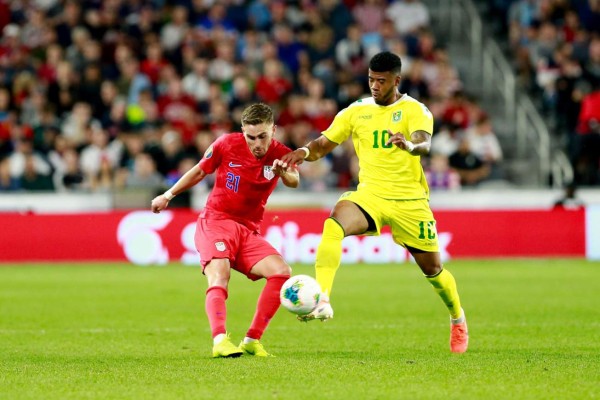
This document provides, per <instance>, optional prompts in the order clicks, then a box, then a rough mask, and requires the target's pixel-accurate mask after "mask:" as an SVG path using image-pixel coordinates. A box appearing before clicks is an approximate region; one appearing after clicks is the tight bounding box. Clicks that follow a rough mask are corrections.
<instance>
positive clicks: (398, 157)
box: [323, 94, 433, 200]
mask: <svg viewBox="0 0 600 400" xmlns="http://www.w3.org/2000/svg"><path fill="white" fill-rule="evenodd" d="M388 129H390V130H391V131H392V132H395V133H398V132H400V133H402V134H403V135H404V137H405V138H406V139H407V140H410V135H411V133H413V132H415V131H419V130H422V131H425V132H428V133H430V134H433V116H432V115H431V112H430V111H429V110H428V109H427V107H425V105H424V104H423V103H421V102H419V101H417V100H415V99H414V98H412V97H410V96H408V95H407V94H404V95H403V96H402V97H400V98H399V99H398V100H397V101H396V102H395V103H393V104H390V105H388V106H381V105H378V104H376V103H375V100H374V99H373V98H372V97H368V98H365V99H361V100H357V101H355V102H354V103H352V104H351V105H349V106H348V107H346V108H345V109H343V110H341V111H340V112H339V113H338V114H337V115H336V116H335V119H334V120H333V122H332V123H331V126H329V128H327V130H325V131H323V135H324V136H325V137H326V138H327V139H329V140H331V141H332V142H335V143H337V144H340V143H342V142H344V141H345V140H346V139H348V136H350V135H352V142H353V144H354V149H355V150H356V155H357V156H358V165H359V168H360V171H359V174H358V181H359V184H358V189H359V190H365V191H367V192H369V193H372V194H374V195H376V196H379V197H382V198H384V199H395V200H412V199H429V186H428V185H427V180H426V179H425V173H424V172H423V167H422V166H421V157H420V156H414V155H411V154H409V153H408V152H407V151H405V150H402V149H400V148H399V147H397V146H396V145H393V144H390V145H387V144H386V142H387V140H388V139H389V137H390V134H389V132H388Z"/></svg>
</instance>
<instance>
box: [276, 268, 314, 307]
mask: <svg viewBox="0 0 600 400" xmlns="http://www.w3.org/2000/svg"><path fill="white" fill-rule="evenodd" d="M279 297H280V300H281V304H282V305H283V306H284V307H285V308H286V309H287V310H288V311H290V312H291V313H294V314H297V315H306V314H309V313H311V312H312V311H313V310H314V309H315V308H317V304H319V300H320V299H321V286H319V283H318V282H317V281H316V280H315V279H314V278H312V277H310V276H308V275H294V276H292V277H291V278H289V279H288V280H287V281H285V283H284V284H283V286H282V287H281V292H280V296H279Z"/></svg>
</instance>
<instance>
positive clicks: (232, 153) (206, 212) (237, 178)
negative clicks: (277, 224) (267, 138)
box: [198, 133, 291, 232]
mask: <svg viewBox="0 0 600 400" xmlns="http://www.w3.org/2000/svg"><path fill="white" fill-rule="evenodd" d="M290 151H291V150H290V149H289V148H288V147H287V146H285V145H284V144H282V143H280V142H278V141H276V140H275V139H273V141H272V142H271V145H270V146H269V149H268V150H267V154H265V155H264V156H263V157H262V158H260V159H258V158H256V157H255V156H254V154H252V152H251V151H250V148H249V147H248V144H247V143H246V139H245V138H244V135H243V134H242V133H229V134H225V135H223V136H221V137H220V138H219V139H217V140H216V141H215V142H214V143H213V144H212V145H211V146H210V147H209V148H208V149H207V150H206V152H205V153H204V157H203V158H202V160H200V163H199V164H198V165H199V167H200V168H202V170H203V171H204V172H206V173H207V174H212V173H213V172H215V171H216V172H217V176H216V180H215V186H214V188H213V189H212V191H211V193H210V195H209V196H208V200H207V202H206V207H205V208H204V209H203V210H202V212H201V213H200V216H201V217H203V218H211V219H232V220H234V221H237V222H239V223H240V224H243V225H245V226H247V227H248V228H249V229H251V230H253V231H257V232H258V231H259V229H260V223H261V222H262V219H263V214H264V212H265V205H266V204H267V199H268V198H269V196H270V195H271V193H273V190H274V189H275V186H277V181H278V179H279V177H278V176H277V175H275V174H274V173H273V171H272V170H271V168H272V166H273V161H275V160H277V159H280V158H281V157H283V156H284V155H285V154H287V153H289V152H290Z"/></svg>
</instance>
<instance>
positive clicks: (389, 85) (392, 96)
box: [369, 70, 400, 106]
mask: <svg viewBox="0 0 600 400" xmlns="http://www.w3.org/2000/svg"><path fill="white" fill-rule="evenodd" d="M399 84H400V75H396V74H395V73H393V72H391V71H389V72H374V71H371V70H369V89H371V95H372V96H373V99H374V100H375V103H377V104H379V105H382V106H387V105H389V104H392V103H393V102H395V101H396V100H397V97H396V88H397V87H398V85H399Z"/></svg>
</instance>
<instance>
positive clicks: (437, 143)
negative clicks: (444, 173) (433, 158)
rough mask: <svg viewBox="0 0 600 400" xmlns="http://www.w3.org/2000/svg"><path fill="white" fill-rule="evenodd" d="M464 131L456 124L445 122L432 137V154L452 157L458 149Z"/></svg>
mask: <svg viewBox="0 0 600 400" xmlns="http://www.w3.org/2000/svg"><path fill="white" fill-rule="evenodd" d="M463 135H464V132H463V131H462V130H461V129H460V127H459V126H458V125H456V124H444V125H442V127H441V128H440V130H439V132H436V133H435V134H434V135H433V136H432V138H431V154H432V155H433V154H442V155H444V156H446V157H450V155H451V154H453V153H454V152H456V151H457V150H458V146H459V145H460V141H461V139H462V136H463Z"/></svg>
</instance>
